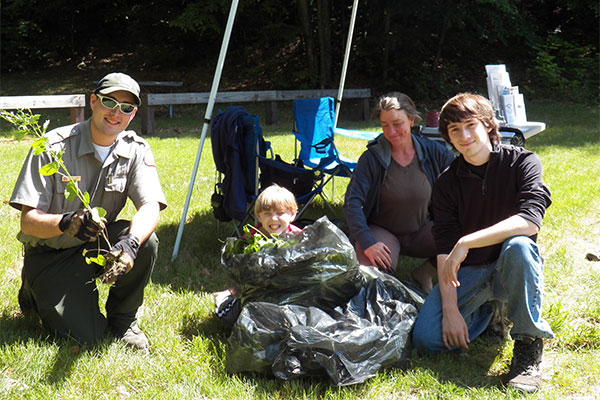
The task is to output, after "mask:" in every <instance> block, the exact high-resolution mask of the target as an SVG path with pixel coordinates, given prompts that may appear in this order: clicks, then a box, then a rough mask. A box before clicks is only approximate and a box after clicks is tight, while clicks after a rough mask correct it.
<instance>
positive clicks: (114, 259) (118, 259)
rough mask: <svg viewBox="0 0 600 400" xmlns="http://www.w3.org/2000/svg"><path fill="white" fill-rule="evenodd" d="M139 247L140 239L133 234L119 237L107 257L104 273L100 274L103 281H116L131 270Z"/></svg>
mask: <svg viewBox="0 0 600 400" xmlns="http://www.w3.org/2000/svg"><path fill="white" fill-rule="evenodd" d="M139 247H140V242H139V240H138V239H137V238H136V237H135V236H133V235H132V234H127V235H125V236H121V237H119V241H118V242H117V243H115V244H114V246H112V247H111V248H110V250H109V252H108V255H107V256H106V257H105V259H106V264H105V265H104V273H103V274H102V275H100V279H101V280H102V283H114V282H116V281H117V280H118V279H119V278H120V277H122V276H124V275H125V274H127V273H128V272H129V271H131V269H132V268H133V263H134V262H135V257H136V256H137V252H138V249H139Z"/></svg>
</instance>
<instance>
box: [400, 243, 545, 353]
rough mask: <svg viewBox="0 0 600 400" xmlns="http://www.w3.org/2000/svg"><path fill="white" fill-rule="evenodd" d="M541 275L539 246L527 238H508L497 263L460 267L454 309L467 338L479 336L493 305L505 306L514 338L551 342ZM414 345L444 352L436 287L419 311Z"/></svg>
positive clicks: (541, 263) (421, 350) (490, 315)
mask: <svg viewBox="0 0 600 400" xmlns="http://www.w3.org/2000/svg"><path fill="white" fill-rule="evenodd" d="M543 271H544V270H543V261H542V258H541V257H540V254H539V250H538V247H537V245H536V243H535V242H534V241H533V240H531V239H530V238H528V237H526V236H515V237H512V238H509V239H507V240H506V241H505V242H504V245H503V246H502V250H501V252H500V257H499V258H498V259H497V260H496V261H495V262H492V263H489V264H483V265H475V266H463V267H461V268H459V270H458V280H459V282H460V286H459V287H458V288H457V301H458V309H459V310H460V313H461V314H462V316H463V318H464V320H465V323H466V324H467V327H468V330H469V339H470V340H471V341H472V340H473V339H475V338H476V337H477V336H479V335H480V334H481V333H482V332H483V331H484V330H485V328H486V327H487V326H488V324H489V323H490V320H491V318H492V312H493V309H492V306H491V303H490V301H492V300H498V301H501V302H504V303H506V306H507V307H506V308H507V314H508V315H507V316H508V319H510V320H511V321H512V323H513V327H512V328H511V331H510V335H511V337H512V338H513V339H520V338H523V337H533V338H538V337H539V338H545V339H550V338H553V337H554V335H553V333H552V329H551V328H550V325H549V324H548V322H546V320H544V319H543V318H542V316H541V311H542V293H543V288H544V283H543ZM412 341H413V345H414V346H415V348H416V349H417V351H418V352H419V353H436V352H441V351H446V350H448V349H447V348H446V347H445V346H444V344H443V342H442V299H441V295H440V288H439V286H436V287H434V288H433V291H432V292H431V294H429V296H428V297H427V299H426V300H425V304H423V307H421V310H420V311H419V315H418V316H417V320H416V321H415V325H414V329H413V333H412ZM454 349H455V348H453V349H450V350H454Z"/></svg>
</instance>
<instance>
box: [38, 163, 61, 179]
mask: <svg viewBox="0 0 600 400" xmlns="http://www.w3.org/2000/svg"><path fill="white" fill-rule="evenodd" d="M39 172H40V174H42V175H44V176H50V175H54V174H55V173H56V172H58V163H57V162H56V161H52V162H51V163H48V164H46V165H44V166H43V167H42V168H40V170H39Z"/></svg>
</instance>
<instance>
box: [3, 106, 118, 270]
mask: <svg viewBox="0 0 600 400" xmlns="http://www.w3.org/2000/svg"><path fill="white" fill-rule="evenodd" d="M0 118H2V119H4V120H6V121H8V122H9V123H10V124H12V125H13V126H14V127H15V128H16V129H17V131H16V134H15V135H14V137H15V139H16V140H22V139H23V138H25V137H27V136H32V137H33V138H34V141H33V144H32V145H31V148H32V149H33V154H34V155H36V156H37V155H40V154H42V153H46V154H48V155H50V157H51V159H52V161H51V162H49V163H48V164H46V165H44V166H43V167H41V168H40V169H39V173H40V174H41V175H43V176H50V175H54V174H59V175H60V176H61V177H63V178H66V179H67V185H66V187H65V192H64V195H65V199H67V200H68V201H73V200H75V199H76V198H78V199H79V200H80V201H81V203H82V204H83V207H84V208H85V209H86V210H88V211H89V213H90V215H91V217H92V219H93V220H94V221H95V222H96V223H98V224H102V218H104V216H105V215H106V210H105V209H103V208H102V207H93V208H92V207H91V206H90V194H89V193H88V192H83V191H82V190H81V189H79V186H78V185H77V181H76V180H75V178H73V176H72V175H71V174H70V172H69V170H68V169H67V167H66V166H65V164H64V162H63V160H62V156H63V153H64V150H61V151H56V150H54V149H52V148H51V146H50V145H49V143H48V137H47V136H46V130H47V129H48V124H49V123H50V121H49V120H46V121H45V122H44V124H43V125H42V126H40V124H39V119H40V115H39V114H32V112H31V110H27V111H24V110H17V111H15V112H9V111H5V110H0ZM100 235H101V236H102V237H103V238H104V240H105V241H106V243H107V244H108V247H109V248H110V241H109V240H108V235H107V234H106V229H103V230H102V232H101V233H100ZM89 251H90V250H83V256H84V257H85V260H86V262H87V263H88V264H91V263H92V262H94V263H96V264H98V265H100V266H102V267H104V266H105V265H106V259H105V257H104V256H103V255H102V254H103V253H107V252H108V250H105V249H102V248H100V243H99V242H98V249H97V250H91V251H97V256H96V257H86V253H88V252H89Z"/></svg>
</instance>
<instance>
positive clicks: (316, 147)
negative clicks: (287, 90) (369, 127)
mask: <svg viewBox="0 0 600 400" xmlns="http://www.w3.org/2000/svg"><path fill="white" fill-rule="evenodd" d="M334 104H335V103H334V100H333V98H332V97H322V98H319V99H298V100H294V129H293V130H292V132H293V133H294V136H295V137H296V148H295V152H296V159H297V160H301V161H302V162H303V163H304V165H305V166H306V167H309V168H312V169H313V170H316V171H320V172H323V173H325V174H328V175H329V177H328V179H326V180H324V181H323V182H322V187H321V190H322V189H323V187H324V186H325V185H326V184H327V183H329V181H330V180H331V181H332V193H334V190H335V188H334V187H333V179H334V177H335V176H342V177H347V178H349V177H351V176H352V172H353V171H354V167H356V161H354V160H351V159H349V158H347V157H344V156H343V155H342V154H341V153H340V151H339V150H338V149H337V148H336V147H335V143H334V136H335V134H340V135H343V136H349V137H352V138H356V139H364V140H371V139H374V138H375V137H377V136H378V135H379V134H380V133H381V132H369V131H355V130H349V129H341V128H335V129H334V123H335V109H334ZM298 143H300V151H298V146H297V145H298Z"/></svg>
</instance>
